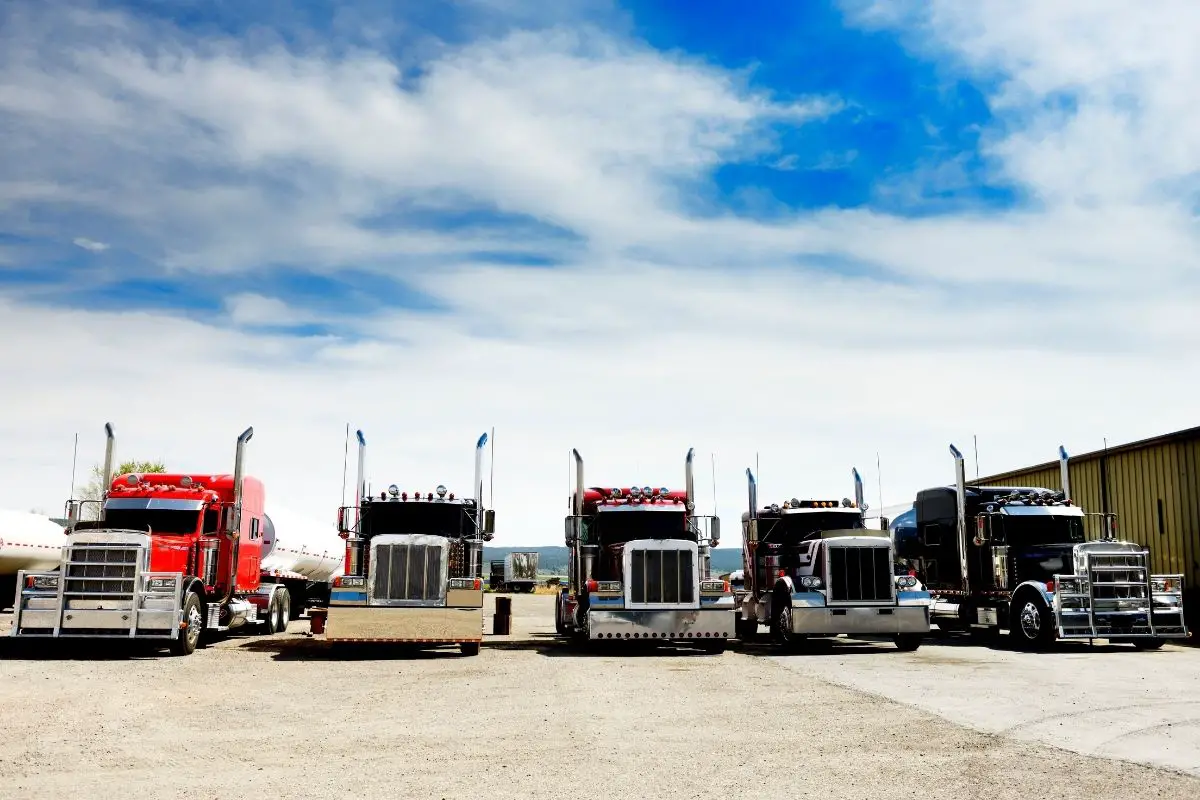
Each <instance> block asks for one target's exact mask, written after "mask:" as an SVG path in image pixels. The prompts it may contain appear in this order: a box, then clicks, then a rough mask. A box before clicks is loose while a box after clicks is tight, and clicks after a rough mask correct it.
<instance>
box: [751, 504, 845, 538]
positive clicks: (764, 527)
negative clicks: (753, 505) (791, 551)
mask: <svg viewBox="0 0 1200 800" xmlns="http://www.w3.org/2000/svg"><path fill="white" fill-rule="evenodd" d="M861 527H863V522H862V515H861V514H847V513H843V512H828V513H823V512H819V511H814V512H813V513H811V514H783V515H780V516H779V517H777V518H771V517H765V518H764V517H760V518H759V520H758V539H759V541H761V542H764V543H771V544H799V543H800V542H803V541H807V540H808V539H812V538H814V537H815V536H816V535H817V534H819V533H820V532H821V531H840V530H846V529H848V528H861Z"/></svg>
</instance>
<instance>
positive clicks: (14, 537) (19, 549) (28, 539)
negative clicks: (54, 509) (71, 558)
mask: <svg viewBox="0 0 1200 800" xmlns="http://www.w3.org/2000/svg"><path fill="white" fill-rule="evenodd" d="M63 533H64V531H63V526H62V525H60V524H59V523H57V522H55V521H54V520H52V519H51V518H50V517H48V516H46V515H44V514H34V513H30V512H26V511H11V510H9V509H5V508H0V609H6V608H9V607H11V606H12V605H13V598H14V597H15V594H16V588H17V573H19V572H21V571H22V570H26V571H34V570H49V569H55V568H57V567H58V562H59V560H60V559H61V558H62V546H63V542H64V541H65V540H66V537H65V536H63Z"/></svg>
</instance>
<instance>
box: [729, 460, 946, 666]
mask: <svg viewBox="0 0 1200 800" xmlns="http://www.w3.org/2000/svg"><path fill="white" fill-rule="evenodd" d="M853 474H854V478H855V496H856V499H855V500H850V499H849V498H844V499H843V500H841V501H840V502H839V501H837V500H801V499H799V498H792V499H790V500H785V501H784V502H783V503H782V504H771V505H763V506H759V504H758V490H757V483H756V481H755V479H754V473H753V472H752V471H751V470H749V469H747V470H746V478H747V483H748V487H749V499H750V508H749V510H748V511H747V512H746V513H744V514H743V515H742V533H743V537H742V538H743V548H742V561H743V571H744V575H745V588H744V590H743V591H742V592H740V593H739V594H738V596H737V599H736V605H737V610H738V615H737V631H738V637H739V638H740V639H741V640H743V641H753V640H754V639H755V638H756V637H757V635H758V629H759V626H760V625H767V626H768V627H769V629H770V632H771V639H772V641H774V642H775V643H776V644H778V645H781V646H784V647H793V646H795V645H797V644H799V643H800V642H801V641H803V640H804V639H807V638H808V637H811V636H837V635H839V634H850V635H864V636H880V635H882V636H889V637H891V638H893V640H894V641H895V642H896V646H897V647H899V648H900V649H902V650H915V649H917V648H918V647H919V646H920V644H921V640H922V638H923V636H924V635H925V634H926V633H927V632H928V631H929V599H930V598H929V595H928V593H926V592H925V591H923V590H922V589H921V588H919V587H918V586H917V579H916V578H913V577H910V576H908V575H907V574H900V575H897V574H896V569H895V555H894V550H893V546H892V542H891V539H890V537H889V536H888V534H887V531H886V530H874V529H869V528H866V527H865V526H864V523H863V513H864V511H865V510H866V504H865V503H864V502H863V499H862V482H861V479H860V478H859V475H858V471H857V470H854V473H853Z"/></svg>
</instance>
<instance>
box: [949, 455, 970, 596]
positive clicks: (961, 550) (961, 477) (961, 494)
mask: <svg viewBox="0 0 1200 800" xmlns="http://www.w3.org/2000/svg"><path fill="white" fill-rule="evenodd" d="M950 455H952V456H954V492H955V495H956V499H957V501H958V502H957V506H958V513H957V515H956V516H957V517H958V521H957V522H958V524H957V529H958V531H957V532H958V568H959V571H960V573H961V574H962V590H963V591H964V592H969V591H971V585H970V573H969V571H968V568H967V472H966V465H965V462H964V461H963V454H962V453H960V452H959V451H958V448H957V447H955V446H954V445H953V444H951V445H950Z"/></svg>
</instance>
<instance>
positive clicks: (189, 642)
mask: <svg viewBox="0 0 1200 800" xmlns="http://www.w3.org/2000/svg"><path fill="white" fill-rule="evenodd" d="M183 623H184V627H182V628H180V630H179V636H178V638H176V639H172V640H171V655H175V656H190V655H191V654H192V653H194V652H196V648H197V647H199V646H200V634H201V633H202V632H203V631H204V609H203V607H202V606H201V604H200V596H199V595H197V594H196V593H195V592H188V593H187V597H185V598H184V600H183Z"/></svg>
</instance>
